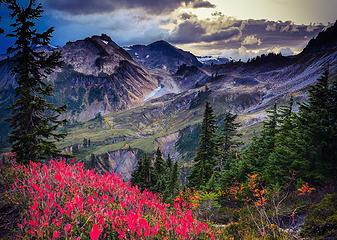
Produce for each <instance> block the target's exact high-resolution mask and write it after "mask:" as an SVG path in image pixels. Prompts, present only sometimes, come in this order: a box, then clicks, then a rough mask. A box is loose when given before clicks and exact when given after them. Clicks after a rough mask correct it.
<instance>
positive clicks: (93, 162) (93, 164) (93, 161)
mask: <svg viewBox="0 0 337 240" xmlns="http://www.w3.org/2000/svg"><path fill="white" fill-rule="evenodd" d="M96 165H97V159H96V156H95V154H91V156H90V161H89V164H88V168H89V169H95V168H96Z"/></svg>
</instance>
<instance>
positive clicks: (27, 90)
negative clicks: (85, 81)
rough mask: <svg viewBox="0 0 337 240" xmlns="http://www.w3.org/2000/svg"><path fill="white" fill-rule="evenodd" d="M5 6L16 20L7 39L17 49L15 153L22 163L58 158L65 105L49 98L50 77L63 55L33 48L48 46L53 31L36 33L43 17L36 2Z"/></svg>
mask: <svg viewBox="0 0 337 240" xmlns="http://www.w3.org/2000/svg"><path fill="white" fill-rule="evenodd" d="M4 3H5V5H6V6H7V8H8V9H9V10H10V12H11V13H10V16H11V18H12V19H13V20H15V22H14V23H12V24H11V26H12V27H13V28H14V31H13V34H7V36H10V37H15V38H16V41H15V44H14V47H13V48H9V49H8V52H10V53H11V52H13V53H16V54H15V57H14V59H13V62H14V63H15V67H14V68H13V70H12V73H13V74H16V76H17V83H18V86H17V87H16V89H15V97H16V101H15V103H14V104H13V105H12V106H11V107H10V109H11V111H12V116H11V118H10V119H8V121H9V122H10V127H11V133H10V136H9V142H10V143H11V144H12V151H13V152H16V154H17V155H16V158H17V161H18V162H21V163H27V162H29V161H30V160H31V161H39V160H42V159H48V158H50V157H58V156H60V154H61V151H60V150H58V149H57V147H56V143H55V141H58V140H60V139H63V138H64V137H65V134H64V133H57V132H56V129H57V128H58V127H59V126H60V125H62V124H63V123H64V122H65V120H59V116H60V114H61V113H62V112H64V111H65V110H66V106H65V105H64V106H61V107H55V106H54V104H53V103H49V102H47V100H46V97H50V96H52V95H53V86H52V85H51V84H50V83H49V82H48V81H47V78H48V76H49V75H50V74H51V73H52V72H54V71H55V69H56V68H57V67H62V65H63V62H62V61H61V60H60V59H61V54H60V52H57V51H53V52H52V53H50V54H45V53H44V52H37V51H34V50H33V49H32V46H33V45H47V44H49V43H50V39H51V37H52V35H51V34H52V33H53V31H54V29H53V28H49V29H48V30H47V31H45V32H43V33H38V32H37V29H36V27H35V22H36V21H39V20H40V18H41V17H42V13H43V9H42V5H41V4H37V2H36V0H30V1H29V3H28V6H27V7H22V6H20V5H19V4H18V3H17V2H16V0H5V1H4Z"/></svg>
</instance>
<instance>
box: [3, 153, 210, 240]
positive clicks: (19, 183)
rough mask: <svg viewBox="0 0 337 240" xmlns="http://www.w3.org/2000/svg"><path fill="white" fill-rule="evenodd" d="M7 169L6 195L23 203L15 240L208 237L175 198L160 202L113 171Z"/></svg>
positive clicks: (37, 166) (55, 164) (62, 166)
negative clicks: (10, 173) (10, 175)
mask: <svg viewBox="0 0 337 240" xmlns="http://www.w3.org/2000/svg"><path fill="white" fill-rule="evenodd" d="M12 169H13V171H15V173H16V175H17V176H20V177H18V179H15V181H14V183H13V185H12V190H11V192H9V194H10V195H11V196H13V197H15V196H16V197H17V196H20V197H23V198H24V199H26V200H27V203H26V204H27V205H28V207H27V209H26V211H25V212H24V217H23V219H22V221H21V222H20V224H19V226H20V230H19V231H20V232H19V234H18V235H17V238H18V239H32V238H33V239H36V238H37V239H89V237H90V238H91V239H92V240H97V239H105V238H110V239H116V238H119V239H199V238H203V239H213V233H212V230H211V229H210V228H209V226H208V225H207V224H205V223H203V222H200V221H198V220H196V219H195V217H194V216H193V213H192V210H191V209H190V208H189V206H188V204H186V203H185V202H183V201H182V200H181V198H180V199H179V198H178V199H177V200H176V201H175V202H174V204H173V205H170V204H165V203H163V202H162V201H161V198H160V196H159V195H158V194H153V193H152V192H149V191H147V190H145V191H143V192H142V191H140V190H139V189H138V188H137V186H135V187H132V186H131V184H130V183H129V182H124V181H123V179H122V178H121V177H119V176H116V175H115V174H114V173H109V172H106V173H105V174H102V175H101V174H97V173H95V172H94V171H93V170H86V169H84V167H83V164H82V163H74V162H72V163H70V164H66V162H65V161H64V160H61V161H56V160H55V161H54V160H51V161H49V162H48V164H41V163H33V162H31V163H30V164H29V165H27V166H24V165H14V166H13V167H12Z"/></svg>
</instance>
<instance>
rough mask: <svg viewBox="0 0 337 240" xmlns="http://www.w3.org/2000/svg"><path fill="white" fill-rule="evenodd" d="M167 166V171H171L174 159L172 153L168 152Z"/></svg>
mask: <svg viewBox="0 0 337 240" xmlns="http://www.w3.org/2000/svg"><path fill="white" fill-rule="evenodd" d="M166 168H167V171H169V172H171V171H172V159H171V156H170V154H168V156H167V159H166Z"/></svg>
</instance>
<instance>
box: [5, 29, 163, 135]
mask: <svg viewBox="0 0 337 240" xmlns="http://www.w3.org/2000/svg"><path fill="white" fill-rule="evenodd" d="M41 51H46V52H48V51H61V52H62V56H63V60H64V62H65V67H64V68H63V69H59V70H58V71H57V72H56V73H54V74H52V75H51V76H50V78H49V81H51V82H52V83H53V85H54V88H55V91H54V94H55V97H53V98H52V99H51V101H53V102H55V103H56V104H57V105H61V104H67V105H68V112H67V114H66V115H65V116H64V117H66V118H67V119H69V120H70V121H71V122H73V121H83V120H88V119H92V118H94V117H95V116H96V115H97V114H98V113H100V114H102V115H104V114H109V113H112V112H116V111H120V110H124V109H128V108H131V107H136V106H138V105H140V104H142V102H143V100H144V99H145V97H146V95H147V94H148V93H150V92H152V91H153V90H154V89H155V88H157V86H158V80H157V79H156V78H154V77H153V76H151V75H150V73H149V71H148V70H147V69H145V68H144V67H142V66H140V65H139V64H137V63H136V62H135V61H133V59H132V58H131V56H130V55H129V54H128V53H127V52H126V51H125V50H124V49H123V48H121V47H119V46H118V45H117V44H116V43H115V42H113V41H112V40H111V39H110V37H108V36H107V35H101V36H92V37H89V38H86V39H83V40H78V41H75V42H68V43H67V44H66V45H65V46H63V47H59V48H54V47H53V48H51V47H46V48H43V49H41ZM12 66H13V63H12V62H10V58H6V59H4V60H2V61H0V93H1V98H0V106H1V111H0V118H1V119H2V118H3V117H5V116H7V115H8V114H9V112H8V111H7V110H5V107H6V106H8V105H10V104H12V103H13V102H14V88H15V86H16V80H15V76H13V75H11V74H10V69H11V67H12ZM6 126H7V124H4V123H3V122H2V123H1V126H0V127H1V128H2V130H1V131H4V132H1V133H2V134H4V135H6V134H5V133H6V131H8V127H6ZM4 129H6V130H4ZM2 136H3V135H2Z"/></svg>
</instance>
